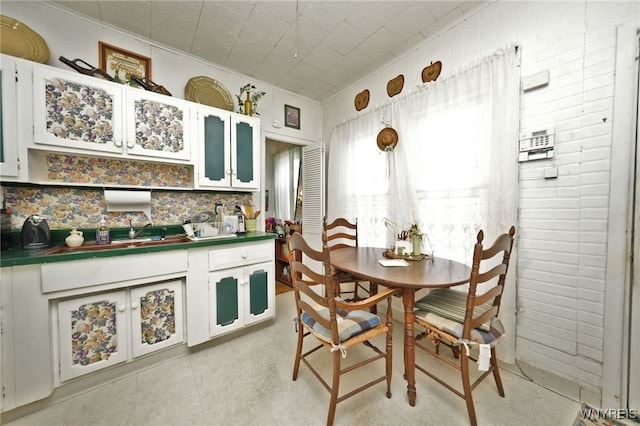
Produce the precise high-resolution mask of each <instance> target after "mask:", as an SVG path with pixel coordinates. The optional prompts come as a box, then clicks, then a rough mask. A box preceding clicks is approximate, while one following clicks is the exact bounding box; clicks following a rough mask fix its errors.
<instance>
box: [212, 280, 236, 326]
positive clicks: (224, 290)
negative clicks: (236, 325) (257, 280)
mask: <svg viewBox="0 0 640 426" xmlns="http://www.w3.org/2000/svg"><path fill="white" fill-rule="evenodd" d="M238 306H239V305H238V279H237V278H235V277H233V276H228V277H224V278H222V279H220V280H219V281H217V282H216V312H217V316H216V325H220V326H224V325H229V324H233V322H234V321H236V320H237V319H238V318H239V313H238Z"/></svg>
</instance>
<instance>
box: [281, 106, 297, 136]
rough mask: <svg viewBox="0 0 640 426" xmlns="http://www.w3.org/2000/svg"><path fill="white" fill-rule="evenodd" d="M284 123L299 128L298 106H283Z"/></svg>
mask: <svg viewBox="0 0 640 426" xmlns="http://www.w3.org/2000/svg"><path fill="white" fill-rule="evenodd" d="M284 125H285V126H286V127H291V128H292V129H298V130H300V108H296V107H294V106H291V105H285V106H284Z"/></svg>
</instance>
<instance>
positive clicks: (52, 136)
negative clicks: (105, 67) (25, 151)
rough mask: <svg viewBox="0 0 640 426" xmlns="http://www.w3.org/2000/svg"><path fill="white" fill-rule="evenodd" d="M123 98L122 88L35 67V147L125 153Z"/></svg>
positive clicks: (96, 80)
mask: <svg viewBox="0 0 640 426" xmlns="http://www.w3.org/2000/svg"><path fill="white" fill-rule="evenodd" d="M122 96H123V86H121V85H118V84H114V83H110V82H107V81H105V80H101V79H99V78H96V77H89V76H85V75H82V74H78V73H75V72H70V71H65V70H60V69H57V68H52V67H48V66H45V65H34V67H33V108H34V111H33V114H34V142H35V144H36V146H37V144H40V145H49V146H53V147H57V148H60V149H61V150H63V151H67V150H73V149H76V150H80V152H82V151H84V153H85V154H86V153H87V152H89V153H90V152H93V153H94V154H96V153H97V152H100V153H115V154H122V153H123V129H124V122H123V120H124V103H123V100H122ZM72 152H73V151H72ZM75 152H78V151H75Z"/></svg>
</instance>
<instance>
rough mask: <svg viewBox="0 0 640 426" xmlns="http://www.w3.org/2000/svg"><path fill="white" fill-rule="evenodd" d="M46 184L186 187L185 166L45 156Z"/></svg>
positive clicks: (188, 178) (189, 175)
mask: <svg viewBox="0 0 640 426" xmlns="http://www.w3.org/2000/svg"><path fill="white" fill-rule="evenodd" d="M46 166H47V179H48V180H49V181H50V182H60V183H80V184H82V183H86V184H99V185H132V186H143V187H144V186H151V187H159V186H161V187H171V188H189V187H190V185H191V182H192V181H193V178H192V171H191V168H190V167H189V166H181V165H175V164H162V163H151V162H146V161H130V160H126V161H125V160H118V159H112V158H98V157H83V156H77V155H63V154H55V153H48V154H47V155H46Z"/></svg>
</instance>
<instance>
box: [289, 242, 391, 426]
mask: <svg viewBox="0 0 640 426" xmlns="http://www.w3.org/2000/svg"><path fill="white" fill-rule="evenodd" d="M287 244H288V247H289V259H290V265H291V278H292V280H293V291H294V297H295V301H296V311H297V314H296V318H295V320H294V321H295V322H296V327H297V333H298V344H297V348H296V356H295V362H294V366H293V380H296V379H297V378H298V371H299V368H300V362H301V361H302V362H303V363H304V364H305V365H306V366H307V367H308V368H309V369H310V370H311V372H312V373H313V375H314V376H316V378H317V379H318V380H319V381H320V383H322V385H323V386H324V388H325V389H326V390H327V391H329V393H330V394H331V399H330V402H329V415H328V417H327V425H331V424H333V420H334V417H335V412H336V405H337V403H339V402H342V401H344V400H345V399H347V398H350V397H351V396H353V395H355V394H356V393H359V392H361V391H363V390H365V389H367V388H370V387H371V386H373V385H375V384H377V383H380V382H382V381H386V383H387V392H386V396H387V398H391V361H392V349H391V345H392V337H391V336H392V322H393V318H392V313H391V295H392V294H393V293H394V292H395V290H391V289H389V290H385V291H383V292H380V293H378V294H376V295H375V296H373V297H371V298H368V299H365V300H361V301H358V302H346V301H344V300H343V299H341V298H340V297H337V296H336V281H335V278H334V276H333V275H332V274H331V272H330V271H331V260H330V254H329V247H328V246H327V245H326V244H323V247H322V251H316V250H314V249H312V248H311V247H310V246H309V245H308V244H307V242H306V241H305V240H304V238H303V237H302V235H301V234H299V233H297V232H296V233H294V234H293V235H290V236H287ZM302 255H304V259H305V260H312V261H316V262H319V263H320V265H322V269H323V271H322V273H318V272H316V271H314V270H313V269H312V268H311V267H309V266H308V265H307V264H305V263H304V262H303V261H300V260H296V259H300V258H303V257H302ZM315 265H317V263H316V264H315ZM316 268H317V266H316ZM323 285H324V286H325V290H324V291H321V289H320V288H318V289H316V291H314V287H316V286H323ZM385 299H386V300H387V314H386V320H385V322H384V323H383V322H382V321H381V320H380V318H379V317H378V316H377V315H375V314H372V313H371V312H368V311H366V310H365V309H367V308H369V307H370V306H372V305H374V304H377V303H379V302H382V301H384V300H385ZM377 336H384V338H385V340H384V344H385V347H384V350H381V349H378V348H377V347H376V346H375V345H374V344H373V343H372V342H371V339H373V338H375V337H377ZM307 337H311V340H312V342H311V343H308V342H309V341H308V340H305V338H307ZM305 343H306V344H305ZM360 343H362V344H364V345H365V346H367V347H369V348H370V349H372V350H373V354H370V356H368V357H366V356H364V355H363V354H362V352H357V351H356V352H354V355H353V357H354V358H355V359H353V361H351V362H349V363H348V365H345V366H344V367H343V366H342V365H341V362H342V358H347V355H348V354H349V349H350V348H352V347H354V346H356V345H358V344H360ZM309 345H311V347H309ZM323 348H324V349H325V350H326V351H327V352H329V353H330V354H331V357H332V358H333V371H332V378H331V385H329V384H328V383H327V381H326V380H325V379H324V378H323V376H322V375H321V374H320V371H319V370H321V368H320V366H321V365H322V362H321V361H319V360H318V359H316V358H314V357H313V356H316V355H317V356H321V354H322V353H323V352H324V351H322V349H323ZM303 350H304V352H303ZM318 350H321V351H320V352H318ZM363 356H364V358H363ZM377 360H384V362H385V374H384V375H382V376H378V377H374V378H373V379H372V380H371V381H368V382H367V383H364V384H362V385H360V386H359V387H357V388H356V389H354V390H352V391H350V392H348V393H346V394H343V395H340V392H339V388H340V377H341V376H342V375H344V374H346V373H349V372H351V371H353V370H355V369H357V368H359V367H364V366H367V365H369V364H370V363H373V362H374V361H377ZM314 365H315V367H314Z"/></svg>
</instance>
